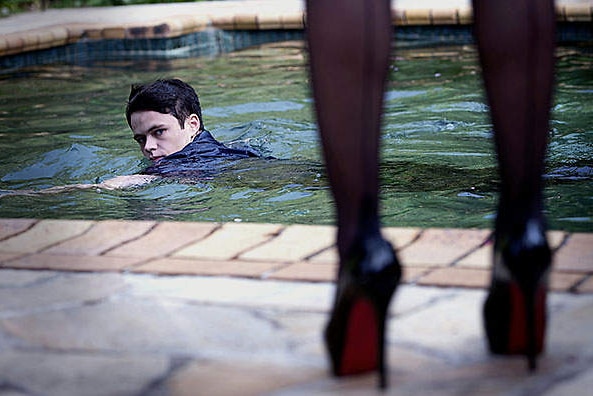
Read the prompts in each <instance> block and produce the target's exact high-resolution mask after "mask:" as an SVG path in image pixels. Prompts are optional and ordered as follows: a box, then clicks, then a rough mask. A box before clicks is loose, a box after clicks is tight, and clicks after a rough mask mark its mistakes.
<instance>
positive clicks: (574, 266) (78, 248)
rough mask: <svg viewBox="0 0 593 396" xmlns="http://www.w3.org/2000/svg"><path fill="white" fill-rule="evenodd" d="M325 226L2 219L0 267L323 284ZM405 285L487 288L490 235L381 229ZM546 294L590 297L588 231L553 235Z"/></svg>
mask: <svg viewBox="0 0 593 396" xmlns="http://www.w3.org/2000/svg"><path fill="white" fill-rule="evenodd" d="M334 234H335V228H334V227H332V226H310V225H277V224H256V223H225V224H218V223H192V222H154V221H121V220H103V221H86V220H34V219H0V269H29V270H55V271H76V272H119V273H148V274H154V275H202V276H227V277H236V278H251V279H258V280H263V281H265V280H285V281H310V282H329V281H332V280H333V278H334V274H335V270H336V261H337V260H336V253H335V249H334V246H333V244H334ZM384 234H385V236H386V238H387V239H389V240H390V241H391V242H392V243H393V244H394V245H395V246H396V247H397V249H398V252H399V257H400V259H401V261H402V263H403V265H404V283H407V284H415V285H423V286H443V287H464V288H478V289H482V288H485V287H487V285H488V282H489V273H490V256H491V249H492V244H491V242H490V239H489V238H490V231H488V230H478V229H420V228H385V229H384ZM549 240H550V243H551V245H552V246H553V248H554V250H555V261H554V270H553V272H552V275H551V289H552V290H554V291H559V292H573V293H593V234H588V233H565V232H560V231H551V232H550V233H549Z"/></svg>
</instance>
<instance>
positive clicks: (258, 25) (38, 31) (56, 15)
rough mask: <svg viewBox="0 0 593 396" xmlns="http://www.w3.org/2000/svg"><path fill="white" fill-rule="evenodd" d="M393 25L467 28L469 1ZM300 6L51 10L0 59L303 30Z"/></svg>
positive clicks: (258, 2) (12, 28)
mask: <svg viewBox="0 0 593 396" xmlns="http://www.w3.org/2000/svg"><path fill="white" fill-rule="evenodd" d="M396 4H397V7H395V6H394V7H393V8H392V19H393V24H394V25H408V26H410V25H414V26H426V25H467V24H471V22H472V12H471V6H470V1H469V0H449V1H446V2H442V1H438V0H400V1H397V2H396ZM556 14H557V19H558V21H559V22H568V23H582V22H585V23H590V22H591V21H592V20H593V1H590V0H559V1H557V2H556ZM304 24H305V18H304V2H303V1H302V0H283V1H281V2H280V1H277V0H234V1H210V2H197V3H173V4H150V5H130V6H119V7H100V8H72V9H49V10H47V11H43V12H27V13H22V14H16V15H13V16H10V17H7V18H3V19H1V23H0V57H3V56H9V55H15V54H22V53H26V52H30V51H38V50H45V49H49V48H54V47H61V46H65V45H68V44H73V43H77V42H80V41H96V40H137V39H168V38H175V37H181V36H184V35H188V34H191V33H196V32H201V31H204V30H206V29H210V28H215V29H220V30H255V31H266V30H302V29H303V28H304Z"/></svg>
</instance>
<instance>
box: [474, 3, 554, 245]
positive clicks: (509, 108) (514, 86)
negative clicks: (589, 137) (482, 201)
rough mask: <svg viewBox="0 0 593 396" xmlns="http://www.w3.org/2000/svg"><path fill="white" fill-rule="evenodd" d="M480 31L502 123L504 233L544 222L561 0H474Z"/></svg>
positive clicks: (494, 113)
mask: <svg viewBox="0 0 593 396" xmlns="http://www.w3.org/2000/svg"><path fill="white" fill-rule="evenodd" d="M473 4H474V15H475V21H476V26H475V27H476V38H477V41H478V49H479V54H480V60H481V64H482V69H483V76H484V83H485V86H486V93H487V97H488V102H489V105H490V113H491V117H492V123H493V126H494V133H495V142H496V150H497V153H498V162H499V170H500V176H501V179H502V184H501V195H500V201H499V208H498V216H497V222H496V230H497V235H501V234H507V235H508V234H514V235H517V234H518V233H521V232H523V231H524V228H525V225H526V222H527V221H529V220H531V219H536V220H538V221H542V220H543V219H542V214H541V210H542V180H541V175H542V172H543V167H544V157H545V152H546V146H547V140H548V128H549V127H548V123H549V116H550V105H551V100H552V86H553V73H554V41H555V37H554V26H555V19H554V5H553V1H551V0H545V1H536V0H496V1H490V0H474V2H473Z"/></svg>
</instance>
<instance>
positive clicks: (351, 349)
mask: <svg viewBox="0 0 593 396" xmlns="http://www.w3.org/2000/svg"><path fill="white" fill-rule="evenodd" d="M400 277H401V268H400V265H399V263H398V261H397V258H396V256H395V252H394V251H393V248H392V247H391V245H390V244H389V243H388V242H387V241H385V240H384V239H382V238H381V237H380V236H373V237H369V238H366V239H364V240H363V241H362V242H361V243H360V245H359V246H357V248H356V249H353V251H352V253H351V254H350V255H349V259H348V260H346V261H345V262H343V263H341V265H340V271H339V274H338V281H337V287H336V297H335V301H334V307H333V311H332V315H331V318H330V320H329V323H328V325H327V328H326V330H325V342H326V346H327V349H328V352H329V356H330V358H331V363H332V371H333V373H334V375H335V376H345V375H354V374H361V373H365V372H370V371H375V370H377V371H378V373H379V386H380V387H381V388H385V387H386V386H387V379H386V375H385V320H386V317H387V311H388V307H389V302H390V300H391V297H392V296H393V294H394V292H395V289H396V288H397V285H398V284H399V280H400Z"/></svg>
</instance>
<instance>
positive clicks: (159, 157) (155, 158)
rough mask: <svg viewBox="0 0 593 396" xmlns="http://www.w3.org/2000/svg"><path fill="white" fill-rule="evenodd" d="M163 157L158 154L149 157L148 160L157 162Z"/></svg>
mask: <svg viewBox="0 0 593 396" xmlns="http://www.w3.org/2000/svg"><path fill="white" fill-rule="evenodd" d="M163 158H164V156H163V155H160V156H158V157H150V160H151V161H152V162H154V163H157V162H159V161H160V160H162V159H163Z"/></svg>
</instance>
